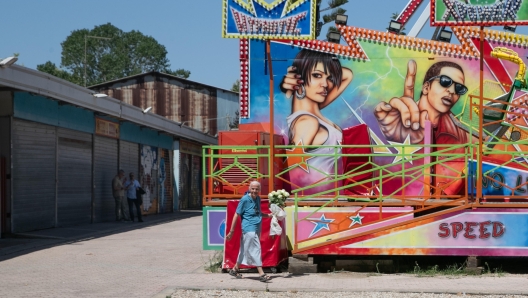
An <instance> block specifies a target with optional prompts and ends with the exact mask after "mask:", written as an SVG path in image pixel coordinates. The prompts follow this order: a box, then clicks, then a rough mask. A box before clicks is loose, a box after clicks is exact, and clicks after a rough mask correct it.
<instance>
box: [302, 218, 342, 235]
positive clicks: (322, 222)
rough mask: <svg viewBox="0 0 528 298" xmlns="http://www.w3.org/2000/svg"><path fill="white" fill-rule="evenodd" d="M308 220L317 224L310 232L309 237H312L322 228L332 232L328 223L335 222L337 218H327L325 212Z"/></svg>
mask: <svg viewBox="0 0 528 298" xmlns="http://www.w3.org/2000/svg"><path fill="white" fill-rule="evenodd" d="M308 220H309V221H311V222H312V223H314V224H315V226H314V228H313V230H312V232H311V233H310V236H308V238H310V237H312V236H313V235H315V234H317V233H318V232H319V231H321V230H327V231H329V232H330V227H329V226H328V224H329V223H331V222H333V221H334V220H335V219H330V218H328V219H327V218H326V217H325V215H324V214H323V215H321V217H320V218H313V219H308Z"/></svg>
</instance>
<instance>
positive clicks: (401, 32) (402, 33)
mask: <svg viewBox="0 0 528 298" xmlns="http://www.w3.org/2000/svg"><path fill="white" fill-rule="evenodd" d="M399 16H400V14H399V13H397V12H393V13H392V16H391V19H393V20H397V19H398V17H399ZM386 29H387V31H388V30H389V28H388V27H387V28H386ZM404 31H405V27H403V28H401V30H400V33H399V34H398V35H407V33H405V32H404Z"/></svg>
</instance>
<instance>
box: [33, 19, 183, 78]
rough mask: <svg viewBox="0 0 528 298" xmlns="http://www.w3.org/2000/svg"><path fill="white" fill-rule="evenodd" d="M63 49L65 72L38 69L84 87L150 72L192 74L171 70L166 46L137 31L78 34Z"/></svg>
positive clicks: (110, 28)
mask: <svg viewBox="0 0 528 298" xmlns="http://www.w3.org/2000/svg"><path fill="white" fill-rule="evenodd" d="M61 46H62V58H61V67H62V68H64V69H60V68H58V67H57V66H56V65H55V64H54V63H52V62H50V61H48V62H46V63H44V64H40V65H37V69H38V70H40V71H44V72H47V73H50V74H52V75H56V76H58V77H60V78H63V79H65V80H68V81H71V82H73V83H76V84H80V85H86V86H90V85H95V84H99V83H102V82H107V81H111V80H116V79H120V78H123V77H126V76H131V75H136V74H140V73H144V72H149V71H159V72H164V73H169V74H172V75H177V76H179V77H182V78H188V77H189V76H190V74H191V72H190V71H187V70H184V69H178V70H175V71H173V70H171V69H170V63H169V60H168V59H167V50H166V49H165V46H163V45H161V44H159V43H158V42H157V41H156V39H154V38H153V37H151V36H146V35H144V34H143V33H141V32H139V31H135V30H132V31H130V32H124V31H123V30H121V29H119V28H117V27H115V26H114V25H112V24H110V23H108V24H104V25H100V26H95V27H94V28H93V29H92V30H89V29H80V30H74V31H72V33H71V34H70V35H69V36H68V37H66V40H65V41H64V42H62V43H61ZM85 50H86V52H85ZM85 58H86V63H85ZM85 66H86V69H85ZM85 71H86V78H85ZM85 80H86V82H85Z"/></svg>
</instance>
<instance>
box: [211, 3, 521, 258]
mask: <svg viewBox="0 0 528 298" xmlns="http://www.w3.org/2000/svg"><path fill="white" fill-rule="evenodd" d="M421 2H422V1H419V0H411V1H410V2H409V4H408V5H407V7H406V8H405V9H404V11H403V12H402V13H401V14H400V15H399V17H398V18H397V20H399V21H400V22H402V23H403V24H405V23H406V22H407V21H408V20H409V18H410V16H411V15H412V14H413V13H414V12H415V11H416V9H417V7H418V6H419V4H420V3H421ZM422 26H423V25H422ZM337 28H338V30H339V31H340V32H341V35H342V36H343V38H344V39H345V40H346V42H347V43H348V46H342V45H338V44H332V43H328V42H321V41H310V40H293V41H281V40H277V41H275V42H276V43H277V44H279V45H280V44H284V45H287V46H289V47H299V48H303V49H310V50H314V51H325V52H328V53H330V54H334V55H339V57H343V58H346V59H349V60H350V59H352V60H353V61H372V59H371V60H369V57H368V53H366V50H365V49H364V47H365V44H366V45H368V44H374V46H379V47H385V48H389V47H391V46H392V47H399V48H402V47H403V49H402V51H407V55H408V56H411V57H413V55H418V54H413V53H415V52H416V51H423V52H425V54H424V55H422V56H424V57H427V58H426V59H429V60H433V59H435V58H436V59H438V57H446V58H448V59H450V60H452V61H457V59H458V60H460V61H463V62H464V61H465V62H464V63H473V62H475V63H479V64H480V79H479V84H478V87H477V88H473V90H470V92H468V94H467V96H466V97H465V98H464V102H463V103H462V104H461V106H462V108H461V111H460V112H458V113H456V114H454V115H453V116H452V118H456V121H455V122H456V123H457V125H458V126H459V127H463V129H464V131H465V132H467V135H468V137H467V140H466V141H464V142H459V143H443V144H442V143H439V142H438V132H437V130H438V128H437V127H434V126H433V125H432V123H431V122H430V121H425V123H424V137H423V140H422V141H421V142H419V143H414V144H413V143H410V142H408V141H406V142H401V143H397V142H384V141H383V140H381V139H383V137H382V136H379V132H378V133H377V134H376V132H375V130H376V129H374V130H373V127H372V126H369V125H367V124H368V123H366V122H365V121H363V119H362V117H360V116H358V111H357V108H355V109H354V108H352V107H351V106H350V105H349V104H348V103H346V101H345V103H346V106H348V108H349V110H350V112H351V113H352V114H353V115H354V116H355V117H356V118H357V119H358V121H359V124H358V125H355V126H352V127H348V128H346V129H343V141H342V143H341V144H340V145H337V146H318V147H319V148H320V147H324V148H327V149H328V150H327V153H317V154H314V153H311V149H313V148H314V146H308V145H306V146H303V145H302V144H297V145H296V146H292V145H274V146H266V145H255V146H247V145H240V146H233V145H232V144H230V146H229V147H226V146H224V144H222V143H221V144H220V145H219V146H206V147H204V148H203V161H204V169H203V172H204V183H203V194H204V196H203V198H204V199H203V205H204V206H208V207H205V208H209V207H224V206H226V204H227V201H228V200H232V199H238V198H240V196H241V195H242V194H243V193H244V192H245V190H246V188H247V185H248V184H249V182H250V181H252V180H265V181H269V180H270V179H273V180H274V181H280V183H281V184H282V185H281V187H280V188H285V189H287V190H288V191H290V192H291V194H292V196H293V198H292V199H291V200H289V201H288V207H287V208H286V209H287V212H288V214H289V217H288V221H287V222H286V230H287V232H288V233H287V234H288V238H289V244H290V248H291V250H292V253H293V254H294V255H295V254H302V255H457V256H526V255H528V238H527V237H526V235H525V234H524V233H525V232H527V231H526V228H525V227H523V224H521V222H523V223H524V222H525V221H527V222H528V209H527V208H528V117H527V115H528V89H527V85H526V78H525V76H526V66H525V63H524V62H523V59H522V58H520V57H519V54H518V53H517V51H522V52H523V53H524V52H525V51H526V45H527V41H528V38H527V37H525V36H522V35H516V34H509V33H504V32H498V31H495V30H489V29H484V28H483V27H480V29H479V28H478V27H453V28H452V29H453V33H454V34H455V35H456V36H457V38H458V39H459V41H460V45H453V44H448V43H442V42H438V41H432V40H424V39H419V38H415V37H412V36H401V35H395V34H391V33H387V32H378V31H375V30H368V29H363V28H357V27H351V26H346V25H338V26H337ZM411 31H416V30H411ZM418 31H419V30H418ZM358 41H359V42H358ZM240 45H241V56H240V58H241V66H242V67H241V69H242V76H241V82H242V86H247V85H249V84H248V82H249V81H250V78H249V75H248V72H247V69H248V66H249V65H250V64H251V61H250V55H249V54H248V48H249V49H251V42H249V41H248V40H245V39H241V41H240ZM499 45H502V46H499ZM385 48H384V49H385ZM388 50H389V49H387V51H388ZM431 53H432V54H431ZM428 55H429V56H428ZM417 59H418V58H417ZM501 60H502V61H504V62H505V63H513V64H516V65H517V66H518V70H517V72H516V74H515V76H514V79H511V76H510V75H509V74H508V71H507V68H508V67H509V66H507V65H506V64H502V62H500V61H501ZM468 61H470V62H468ZM471 61H473V62H471ZM391 63H392V62H391ZM352 65H353V66H354V64H352ZM485 66H486V67H487V70H486V76H487V78H488V79H486V80H484V76H485V74H484V72H485V70H484V67H485ZM468 68H469V67H468ZM471 69H472V71H474V73H470V74H469V75H466V77H469V76H471V75H473V76H474V77H476V76H475V74H476V69H475V68H474V67H473V68H471ZM510 69H511V68H510ZM488 73H491V74H492V75H489V74H488ZM489 78H495V80H490V79H489ZM451 84H453V81H451ZM242 98H244V100H245V102H244V103H242V104H241V106H242V107H245V108H246V109H245V111H247V110H249V109H248V107H249V102H250V95H249V88H248V87H243V88H242V89H241V99H242ZM272 113H273V112H272ZM243 116H244V117H248V118H247V119H246V120H245V121H246V122H245V123H252V120H251V118H250V117H249V113H246V114H243ZM525 117H526V118H525ZM272 121H273V120H272ZM267 127H269V126H268V125H263V126H262V130H263V131H266V132H267V133H274V132H273V131H271V132H270V131H269V129H267ZM241 129H243V125H242V127H241ZM284 135H285V134H284V130H282V131H279V133H278V134H276V137H278V138H281V137H283V136H284ZM226 149H228V150H226ZM315 157H324V158H327V159H330V160H331V161H332V163H333V165H334V167H333V169H334V171H333V172H325V173H319V174H323V176H322V178H320V179H318V180H317V181H314V182H311V183H309V184H299V183H296V182H295V180H294V179H292V177H293V175H297V174H295V172H294V171H300V170H303V171H304V172H307V173H308V172H310V171H311V172H321V171H320V170H319V169H317V168H316V167H314V166H313V165H311V164H310V162H309V160H310V158H315ZM220 160H223V162H219V161H220ZM226 160H229V161H230V163H229V164H226V163H225V161H226ZM251 160H253V161H251ZM272 160H273V162H272V166H271V167H270V166H269V164H270V161H272ZM380 160H384V161H387V160H388V161H389V162H380ZM248 163H250V164H253V165H259V166H252V167H248V166H247V164H248ZM235 169H236V171H235ZM270 169H273V170H270ZM234 172H236V173H237V174H236V175H237V177H236V178H233V175H232V173H234ZM272 185H273V184H272ZM221 189H230V190H232V191H230V192H222V191H220V190H221ZM271 189H273V188H270V190H271ZM416 189H418V191H416ZM262 192H263V194H265V193H266V189H263V190H262Z"/></svg>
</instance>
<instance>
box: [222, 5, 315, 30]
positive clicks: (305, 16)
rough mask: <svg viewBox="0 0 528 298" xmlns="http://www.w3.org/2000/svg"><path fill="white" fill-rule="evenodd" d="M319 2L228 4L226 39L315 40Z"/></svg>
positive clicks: (225, 27) (225, 26)
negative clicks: (317, 5) (316, 10)
mask: <svg viewBox="0 0 528 298" xmlns="http://www.w3.org/2000/svg"><path fill="white" fill-rule="evenodd" d="M315 8H316V0H224V3H223V11H222V15H223V18H222V22H223V24H222V37H225V38H251V39H315V22H316V20H315Z"/></svg>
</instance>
